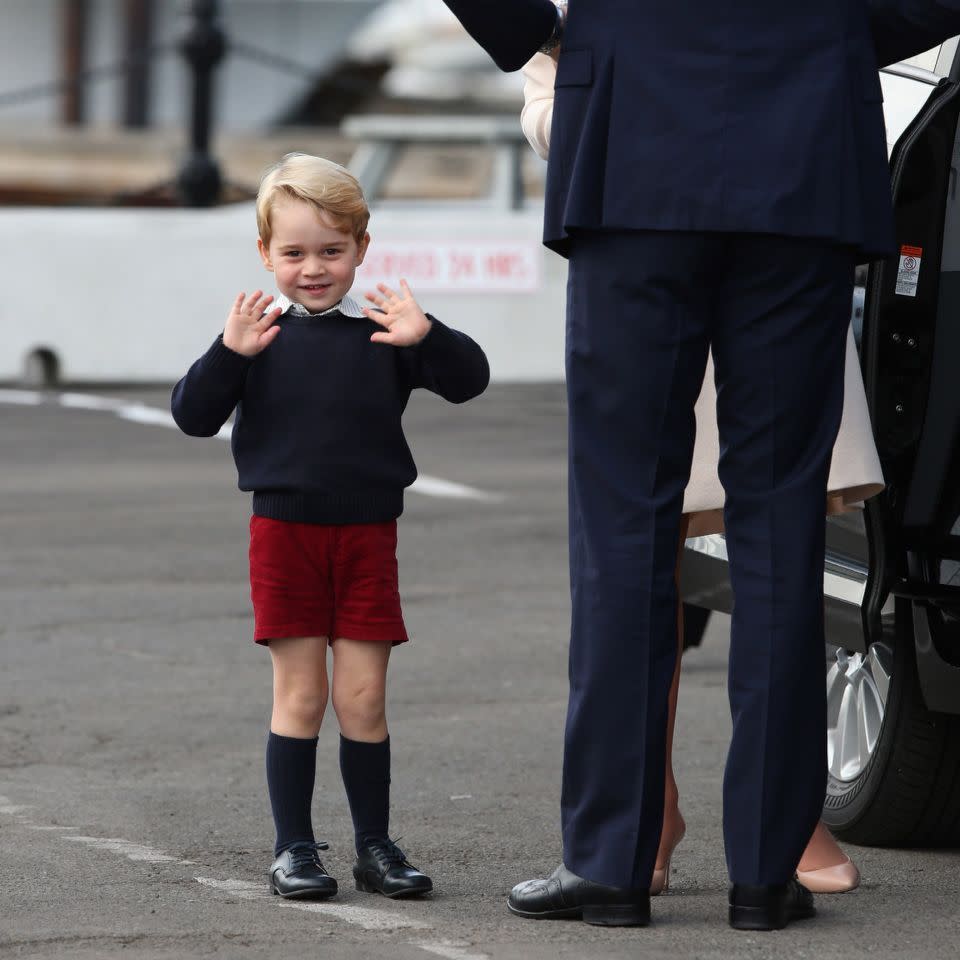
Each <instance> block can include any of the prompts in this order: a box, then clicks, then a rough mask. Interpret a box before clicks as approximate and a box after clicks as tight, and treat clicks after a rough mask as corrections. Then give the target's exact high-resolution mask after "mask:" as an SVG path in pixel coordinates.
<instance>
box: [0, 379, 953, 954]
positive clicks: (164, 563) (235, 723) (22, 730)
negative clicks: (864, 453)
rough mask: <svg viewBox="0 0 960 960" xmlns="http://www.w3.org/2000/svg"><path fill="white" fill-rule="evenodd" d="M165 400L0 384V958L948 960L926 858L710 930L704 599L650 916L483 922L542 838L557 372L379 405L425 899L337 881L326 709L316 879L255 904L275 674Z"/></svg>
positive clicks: (404, 749)
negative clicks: (428, 892)
mask: <svg viewBox="0 0 960 960" xmlns="http://www.w3.org/2000/svg"><path fill="white" fill-rule="evenodd" d="M167 396H168V391H166V390H161V389H155V390H121V389H113V390H92V391H84V392H83V393H81V394H68V395H67V396H65V397H64V396H63V395H61V394H54V393H51V394H44V395H42V396H41V395H35V394H30V393H15V392H11V391H0V449H2V454H3V456H2V470H0V611H2V619H0V649H2V652H3V662H2V668H0V890H2V899H0V957H8V956H10V957H54V956H56V957H60V956H63V957H70V958H77V960H88V958H101V957H107V958H112V957H119V956H123V957H129V958H137V960H147V958H150V960H153V958H158V960H159V958H163V960H168V958H181V957H182V958H193V957H206V956H218V957H224V958H265V957H268V956H283V957H304V958H307V957H329V958H331V960H345V958H350V960H353V958H360V960H366V958H374V957H376V958H378V960H379V958H384V957H391V958H397V960H429V958H430V957H444V958H447V960H514V958H517V960H541V958H543V960H546V958H571V960H572V958H590V960H593V958H597V960H608V958H609V960H614V958H617V960H619V958H627V957H631V958H633V957H654V958H660V957H671V958H674V960H679V958H705V960H706V958H710V960H713V958H718V960H719V958H740V957H750V958H754V957H756V958H765V957H771V958H772V957H816V958H822V960H831V958H843V960H851V958H859V957H871V958H877V960H883V958H904V957H930V958H934V957H937V958H939V957H943V958H947V957H955V956H957V953H958V950H960V948H958V946H957V943H958V940H960V924H958V919H957V906H956V904H957V880H956V877H957V856H956V854H955V853H952V852H946V851H944V852H931V851H922V852H918V851H892V850H876V849H860V848H850V850H849V852H850V853H851V854H852V855H853V857H854V858H855V859H856V861H857V862H858V864H859V865H860V867H861V870H862V873H863V886H862V887H861V889H860V890H858V891H856V892H855V893H852V894H848V895H844V896H839V897H820V898H818V910H819V916H818V917H817V919H815V920H813V921H809V922H805V923H798V924H795V925H793V926H792V927H790V928H788V929H787V930H785V931H782V932H778V933H771V934H747V933H737V932H734V931H731V930H730V929H729V928H728V927H727V926H726V874H725V867H724V860H723V848H722V842H721V838H720V784H721V778H722V767H723V760H724V755H725V748H726V743H727V739H728V736H729V725H730V724H729V715H728V712H727V706H726V687H725V684H726V675H725V674H726V670H725V661H726V652H727V639H728V624H727V623H726V622H725V621H724V619H722V618H718V619H717V620H716V622H715V623H713V624H711V627H710V628H709V631H708V634H707V636H706V638H705V640H704V643H703V646H702V647H700V648H699V649H695V650H692V651H690V652H689V653H688V654H687V656H686V658H685V664H684V675H683V681H682V685H681V696H680V710H679V718H678V725H677V726H678V729H677V743H676V765H677V771H678V778H679V781H680V787H681V792H682V809H683V812H684V814H685V816H686V818H687V823H688V829H687V837H686V839H685V840H684V842H683V843H682V844H681V846H680V847H679V848H678V850H677V853H676V855H675V861H674V873H673V880H672V886H671V890H670V892H669V894H667V895H665V896H663V897H661V898H659V899H658V900H656V901H654V904H653V907H654V924H653V925H652V926H651V927H649V928H646V929H627V930H624V929H618V930H609V929H603V928H597V927H591V926H587V925H584V924H581V923H579V922H534V921H524V920H519V919H517V918H514V917H512V916H511V915H510V914H509V913H508V912H507V910H506V906H505V898H506V895H507V893H508V891H509V889H510V887H511V886H512V885H513V884H514V883H516V882H517V881H519V880H523V879H528V878H530V877H533V876H538V875H543V874H544V872H547V871H549V870H551V869H552V868H553V867H554V866H555V864H556V862H557V861H558V859H559V855H560V846H559V827H558V820H559V811H558V794H559V782H560V761H561V739H562V731H563V717H564V708H565V697H566V640H567V622H568V610H569V598H568V592H567V579H566V508H565V462H564V456H565V455H564V449H565V433H566V425H565V408H564V403H563V391H562V388H561V387H560V386H559V385H546V386H503V385H501V386H494V387H492V388H491V389H490V390H489V391H488V393H487V394H486V395H485V396H483V397H482V398H480V399H479V400H477V401H474V402H472V403H470V404H467V405H466V406H465V407H452V406H449V405H446V404H444V403H443V402H442V401H440V400H438V399H436V398H434V397H430V396H416V397H415V398H414V399H413V401H412V402H411V405H410V408H409V411H408V413H407V417H406V423H407V432H408V437H409V439H410V441H411V445H412V447H413V450H414V454H415V457H416V459H417V462H418V465H419V467H420V470H421V472H422V473H423V474H425V475H427V477H428V482H425V483H424V484H423V486H422V488H421V492H413V493H410V494H409V495H408V497H407V507H406V511H405V513H404V516H403V517H402V519H401V522H400V579H401V593H402V595H403V600H404V608H405V614H406V618H407V625H408V629H409V631H410V634H411V636H412V638H413V642H412V643H410V644H407V645H405V646H403V647H400V648H398V649H397V651H396V652H395V655H394V657H393V661H392V664H391V674H392V677H391V681H390V688H389V718H390V726H391V736H392V745H393V757H394V767H393V821H392V828H393V832H394V834H395V835H401V836H402V840H401V846H403V847H404V848H405V849H406V850H407V851H408V853H409V855H410V857H411V859H412V860H413V861H414V862H415V863H416V864H418V865H419V866H421V867H422V868H423V869H424V870H426V871H427V872H429V873H430V874H431V875H432V876H433V878H434V882H435V887H436V893H435V895H434V896H433V897H432V898H431V899H429V900H425V901H420V902H391V901H386V900H384V899H382V898H378V897H376V896H371V895H367V894H361V893H358V892H356V891H355V890H354V889H353V885H352V883H351V882H349V881H350V865H351V862H352V859H351V838H352V833H351V828H350V822H349V814H348V811H347V805H346V799H345V796H344V793H343V787H342V785H341V783H340V779H339V771H338V765H337V740H336V736H337V731H336V727H335V723H333V722H328V724H327V725H326V726H325V728H324V730H323V731H322V733H321V736H320V749H319V756H318V777H317V791H316V798H315V803H314V819H315V824H316V827H317V832H318V835H319V836H321V837H323V838H325V839H326V840H328V841H329V842H330V845H331V850H330V853H329V855H327V856H326V857H325V862H326V863H327V866H328V868H329V869H330V871H331V873H333V874H334V875H335V876H337V877H338V878H339V879H340V881H341V894H340V896H339V897H338V898H337V899H336V900H335V901H331V902H329V903H325V904H315V905H308V904H300V905H293V904H289V903H284V902H281V901H280V900H279V898H276V897H271V896H270V895H269V893H268V891H267V887H266V882H265V870H266V867H267V866H268V864H269V862H270V859H271V856H270V849H271V843H272V823H271V820H270V815H269V808H268V805H267V799H266V788H265V782H264V773H263V747H264V742H265V737H266V731H267V723H268V718H269V708H270V667H269V657H268V655H267V653H266V652H265V651H264V650H263V649H262V648H260V647H257V646H255V645H254V644H253V643H252V642H251V639H250V635H251V614H250V607H249V600H248V590H247V581H246V576H247V569H246V549H247V543H246V536H247V523H248V519H249V501H248V499H247V497H246V496H245V495H243V494H240V493H239V492H238V491H237V490H236V479H235V473H234V469H233V464H232V461H231V458H230V452H229V445H228V444H227V443H225V442H223V441H222V440H218V439H212V440H205V441H201V440H194V439H189V438H186V437H183V436H181V435H180V434H179V433H177V432H176V431H175V430H172V429H169V423H168V422H167V421H166V420H165V411H166V410H167ZM434 481H448V482H449V483H448V485H444V484H443V483H440V482H434ZM457 485H459V486H457ZM625 709H628V707H625ZM333 719H334V718H333V715H332V712H331V714H330V717H329V721H333Z"/></svg>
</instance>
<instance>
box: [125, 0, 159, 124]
mask: <svg viewBox="0 0 960 960" xmlns="http://www.w3.org/2000/svg"><path fill="white" fill-rule="evenodd" d="M153 13H154V3H153V0H124V4H123V17H124V50H123V52H124V56H125V57H126V58H127V60H128V61H129V62H130V67H129V69H128V70H127V75H126V82H125V83H124V85H123V94H122V96H123V102H122V104H121V122H122V124H123V125H124V126H125V127H134V128H137V129H142V128H144V127H147V126H149V124H150V74H151V64H150V62H149V60H148V59H147V56H146V52H147V50H148V49H149V47H150V44H151V42H152V40H153Z"/></svg>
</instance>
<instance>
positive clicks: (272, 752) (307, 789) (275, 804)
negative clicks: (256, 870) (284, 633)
mask: <svg viewBox="0 0 960 960" xmlns="http://www.w3.org/2000/svg"><path fill="white" fill-rule="evenodd" d="M270 657H271V659H272V661H273V715H272V717H271V721H270V735H269V737H268V739H267V786H268V789H269V791H270V806H271V809H272V810H273V819H274V823H275V824H276V828H277V840H276V847H275V853H276V855H277V856H279V855H280V853H282V852H283V851H284V850H286V849H288V848H290V847H291V846H293V845H294V844H296V843H303V842H308V843H312V842H313V840H314V835H313V823H312V819H311V815H310V807H311V804H312V802H313V784H314V777H315V775H316V757H317V734H318V733H319V732H320V724H321V723H322V721H323V714H324V710H325V708H326V705H327V666H326V658H327V638H326V637H296V638H284V639H280V640H271V641H270Z"/></svg>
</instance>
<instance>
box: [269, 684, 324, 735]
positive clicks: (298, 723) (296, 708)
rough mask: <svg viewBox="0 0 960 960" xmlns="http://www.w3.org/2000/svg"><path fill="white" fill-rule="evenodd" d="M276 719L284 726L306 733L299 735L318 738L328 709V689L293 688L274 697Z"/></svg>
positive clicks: (279, 692)
mask: <svg viewBox="0 0 960 960" xmlns="http://www.w3.org/2000/svg"><path fill="white" fill-rule="evenodd" d="M273 708H274V717H275V719H277V720H279V721H280V722H282V723H283V725H284V726H289V727H294V728H296V729H297V730H300V731H305V733H301V734H299V735H306V736H316V734H317V733H318V732H319V730H320V725H321V724H322V723H323V714H324V712H325V711H326V709H327V688H326V687H325V686H324V687H320V688H312V689H311V688H306V687H292V688H289V689H286V690H282V691H277V693H276V694H275V696H274V705H273Z"/></svg>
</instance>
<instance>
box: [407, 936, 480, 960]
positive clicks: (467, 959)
mask: <svg viewBox="0 0 960 960" xmlns="http://www.w3.org/2000/svg"><path fill="white" fill-rule="evenodd" d="M417 946H418V947H419V948H420V949H421V950H426V951H427V953H434V954H436V955H437V956H438V957H444V958H446V960H490V958H489V957H488V956H487V954H485V953H471V952H470V944H468V943H452V942H450V941H447V940H443V941H441V942H440V943H418V944H417Z"/></svg>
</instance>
